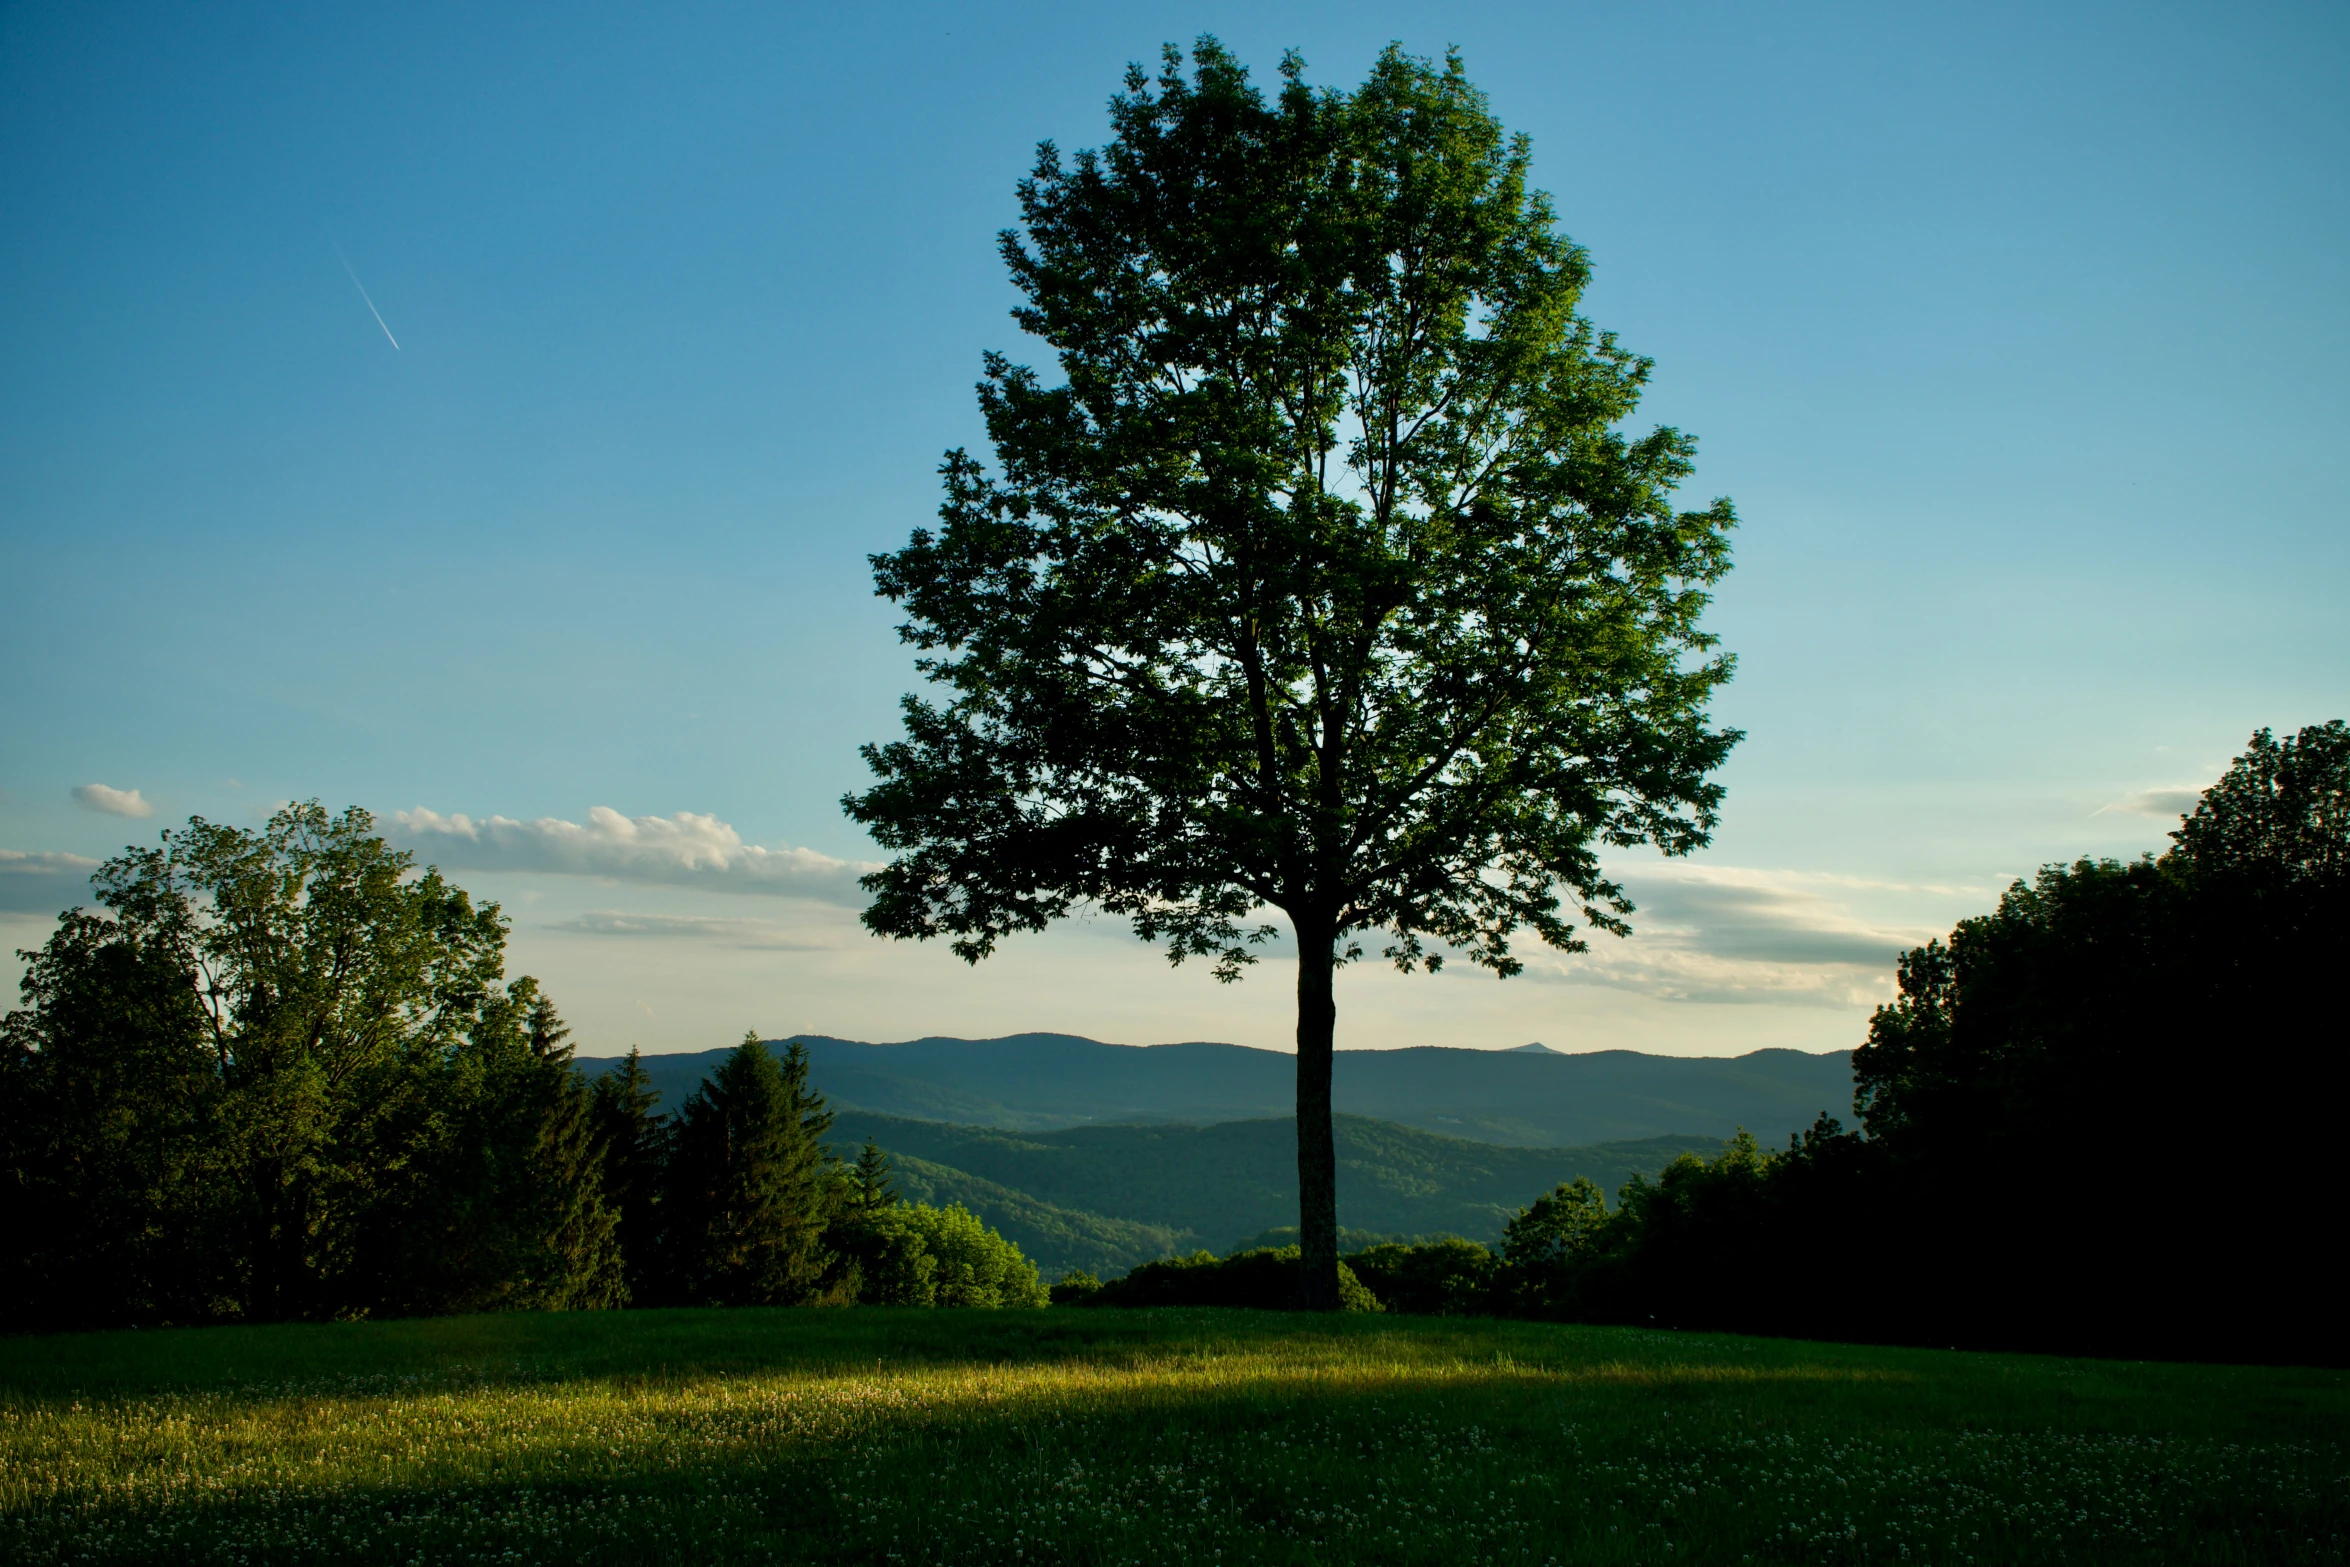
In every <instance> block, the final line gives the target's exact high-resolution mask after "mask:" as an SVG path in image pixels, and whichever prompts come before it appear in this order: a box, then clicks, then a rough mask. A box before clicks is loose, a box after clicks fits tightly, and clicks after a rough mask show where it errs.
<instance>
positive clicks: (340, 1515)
mask: <svg viewBox="0 0 2350 1567" xmlns="http://www.w3.org/2000/svg"><path fill="white" fill-rule="evenodd" d="M2345 1409H2346V1400H2345V1396H2344V1392H2343V1379H2342V1378H2341V1377H2340V1376H2339V1375H2333V1374H2320V1375H2318V1376H2314V1377H2308V1376H2303V1377H2296V1376H2295V1375H2294V1374H2292V1373H2281V1372H2275V1371H2266V1370H2258V1369H2251V1368H2233V1367H2229V1368H2214V1367H2200V1366H2198V1367H2172V1366H2141V1367H2132V1366H2127V1365H2119V1364H2116V1363H2113V1362H2075V1361H2061V1360H2048V1359H2040V1358H2036V1357H2025V1356H1982V1355H1960V1354H1947V1353H1935V1352H1927V1351H1916V1350H1885V1349H1876V1348H1851V1347H1846V1346H1835V1345H1815V1344H1802V1343H1795V1342H1790V1341H1773V1340H1758V1339H1739V1338H1731V1337H1723V1336H1711V1335H1683V1334H1669V1333H1655V1332H1643V1331H1639V1330H1630V1329H1590V1328H1561V1327H1555V1326H1546V1325H1541V1324H1527V1323H1499V1322H1491V1321H1484V1320H1453V1321H1442V1320H1435V1319H1409V1318H1381V1317H1367V1318H1337V1319H1318V1320H1309V1319H1301V1318H1298V1317H1296V1316H1290V1315H1283V1314H1272V1313H1262V1314H1260V1313H1247V1312H1231V1311H1212V1310H1199V1311H1154V1312H1111V1311H1081V1312H1078V1311H1055V1312H1042V1313H1012V1312H914V1311H903V1312H891V1311H867V1310H859V1311H854V1312H816V1311H734V1312H707V1311H668V1312H632V1313H622V1314H609V1315H595V1314H579V1315H572V1316H535V1317H522V1316H510V1317H477V1318H464V1319H443V1320H437V1321H421V1322H386V1323H357V1324H337V1325H325V1326H315V1327H274V1328H248V1329H239V1328H228V1329H207V1330H193V1331H184V1332H168V1333H140V1334H104V1335H85V1336H73V1337H61V1338H52V1339H45V1340H17V1341H13V1342H10V1343H8V1344H7V1345H6V1346H5V1348H4V1349H0V1412H4V1413H5V1418H6V1426H5V1431H4V1432H0V1439H4V1441H5V1445H6V1456H7V1460H8V1461H7V1465H6V1468H5V1470H4V1471H0V1487H4V1489H0V1518H4V1519H5V1521H6V1523H7V1525H8V1528H9V1529H10V1530H11V1531H12V1533H11V1534H9V1535H0V1542H4V1541H6V1540H8V1539H13V1541H14V1542H15V1545H16V1547H17V1548H18V1549H15V1550H7V1551H0V1554H10V1555H21V1556H24V1557H25V1558H26V1559H31V1560H56V1561H70V1560H93V1561H104V1560H151V1559H157V1558H159V1557H165V1556H169V1557H175V1558H179V1559H184V1560H187V1561H190V1562H196V1561H210V1560H224V1561H225V1560H240V1561H311V1560H317V1561H326V1560H367V1559H380V1560H387V1561H390V1560H397V1561H412V1560H417V1559H420V1558H421V1559H423V1560H442V1559H449V1560H456V1559H465V1558H469V1557H480V1556H494V1555H499V1554H501V1553H506V1554H507V1555H508V1559H522V1560H547V1561H556V1560H580V1561H597V1560H613V1561H620V1560H630V1561H637V1560H667V1559H686V1558H692V1559H701V1560H732V1559H765V1560H787V1561H788V1560H815V1559H819V1558H821V1559H824V1560H828V1561H843V1560H873V1561H888V1560H893V1559H894V1560H938V1561H974V1560H1003V1561H1018V1562H1021V1563H1029V1562H1037V1561H1068V1562H1074V1563H1089V1564H1091V1563H1101V1564H1105V1567H1106V1564H1108V1563H1111V1562H1150V1561H1211V1560H1216V1559H1218V1553H1222V1557H1221V1559H1222V1560H1224V1561H1227V1562H1238V1561H1244V1560H1246V1561H1281V1562H1287V1561H1324V1560H1347V1561H1396V1562H1406V1561H1409V1562H1418V1561H1436V1560H1462V1559H1482V1560H1526V1561H1548V1560H1550V1559H1551V1558H1552V1557H1553V1556H1557V1555H1558V1554H1559V1553H1560V1552H1561V1551H1566V1552H1567V1553H1568V1554H1567V1556H1566V1557H1564V1558H1562V1559H1571V1560H1590V1561H1616V1560H1625V1561H1631V1560H1660V1561H1661V1560H1692V1559H1698V1560H1705V1559H1717V1558H1721V1559H1731V1560H1735V1559H1737V1557H1738V1556H1740V1555H1753V1556H1755V1557H1756V1559H1758V1560H1774V1559H1790V1560H1792V1559H1798V1558H1801V1559H1820V1558H1821V1557H1822V1555H1823V1553H1825V1555H1826V1556H1827V1558H1828V1559H1836V1552H1837V1551H1840V1550H1842V1549H1843V1547H1844V1546H1847V1545H1849V1546H1852V1547H1853V1548H1854V1549H1855V1550H1857V1549H1858V1548H1859V1547H1860V1545H1861V1544H1862V1543H1863V1542H1862V1538H1861V1535H1860V1534H1849V1535H1847V1534H1845V1533H1842V1532H1841V1531H1847V1530H1863V1531H1865V1530H1868V1529H1874V1530H1876V1531H1877V1535H1878V1536H1881V1538H1875V1539H1874V1543H1873V1544H1872V1545H1871V1546H1870V1550H1871V1551H1876V1552H1877V1553H1878V1554H1893V1553H1894V1552H1895V1550H1896V1549H1897V1548H1899V1547H1904V1546H1906V1547H1910V1548H1912V1549H1914V1550H1915V1551H1916V1552H1917V1553H1918V1554H1916V1555H1913V1556H1911V1557H1910V1558H1909V1559H1911V1560H1933V1559H1940V1558H1942V1557H1948V1559H1954V1560H1955V1559H1960V1558H1961V1557H1963V1556H1965V1555H1971V1554H1974V1552H1973V1551H1971V1550H1963V1551H1962V1550H1961V1547H1962V1546H1971V1547H1976V1548H1978V1549H1982V1548H1985V1547H1983V1545H1982V1542H1983V1536H1984V1525H1986V1524H1988V1525H1989V1527H1990V1528H1991V1529H1992V1531H1993V1533H1994V1536H1995V1538H1996V1539H1997V1541H1998V1543H1999V1546H2000V1550H1999V1552H1998V1553H1997V1554H1995V1555H1987V1556H1985V1557H1984V1559H1986V1560H1988V1559H2015V1560H2026V1559H2035V1558H2038V1559H2048V1560H2059V1559H2071V1560H2096V1559H2110V1560H2137V1559H2153V1558H2154V1557H2159V1556H2163V1555H2168V1556H2171V1557H2176V1558H2179V1559H2196V1560H2213V1561H2223V1560H2234V1559H2247V1560H2249V1559H2277V1560H2281V1559H2293V1558H2292V1557H2291V1556H2289V1555H2286V1556H2279V1555H2275V1554H2273V1552H2272V1553H2271V1554H2268V1555H2264V1556H2263V1555H2255V1556H2251V1557H2241V1558H2239V1557H2236V1556H2231V1555H2229V1554H2228V1553H2227V1549H2223V1547H2227V1542H2228V1541H2229V1540H2230V1539H2231V1537H2232V1538H2234V1539H2237V1540H2241V1539H2243V1538H2244V1535H2243V1530H2244V1528H2245V1527H2246V1526H2247V1525H2253V1526H2255V1527H2257V1528H2258V1529H2259V1531H2260V1537H2261V1538H2262V1539H2263V1540H2264V1541H2266V1542H2267V1545H2268V1546H2271V1547H2280V1548H2281V1547H2282V1546H2283V1545H2284V1544H2286V1543H2288V1542H2285V1541H2284V1540H2283V1538H2282V1536H2281V1535H2280V1534H2279V1533H2278V1530H2279V1529H2280V1528H2283V1527H2287V1526H2289V1527H2290V1528H2291V1529H2294V1530H2299V1531H2301V1534H2300V1536H2299V1538H2300V1539H2302V1540H2305V1541H2306V1542H2307V1543H2308V1545H2309V1546H2310V1548H2311V1549H2313V1550H2314V1549H2318V1548H2319V1543H2320V1542H2321V1541H2322V1540H2325V1539H2328V1538H2331V1539H2334V1540H2336V1541H2337V1542H2338V1540H2339V1529H2340V1527H2341V1519H2340V1518H2339V1517H2338V1516H2337V1515H2338V1514H2339V1513H2340V1512H2341V1510H2342V1507H2343V1503H2342V1502H2341V1501H2340V1500H2339V1499H2338V1498H2339V1496H2340V1495H2341V1494H2342V1493H2341V1491H2340V1489H2339V1488H2338V1487H2333V1485H2332V1481H2331V1479H2330V1478H2329V1477H2330V1476H2333V1475H2336V1474H2337V1473H2338V1471H2339V1470H2340V1468H2341V1462H2340V1453H2339V1448H2338V1446H2336V1445H2334V1444H2335V1443H2336V1441H2337V1440H2338V1434H2339V1432H2340V1431H2341V1430H2342V1429H2343V1424H2342V1420H2341V1417H2342V1415H2343V1414H2344V1413H2345ZM2032 1432H2038V1433H2044V1434H2045V1435H2044V1436H2037V1437H2031V1438H2029V1439H2028V1440H2027V1439H2026V1438H2024V1437H2022V1436H2019V1435H2017V1434H2018V1433H2032ZM2248 1442H2250V1443H2253V1444H2256V1446H2257V1453H2256V1454H2255V1455H2254V1456H2253V1457H2247V1458H2244V1459H2243V1462H2242V1463H2241V1464H2239V1465H2238V1467H2239V1468H2243V1467H2244V1465H2246V1464H2249V1465H2251V1469H2248V1470H2246V1472H2245V1473H2243V1474H2238V1475H2234V1476H2232V1477H2231V1476H2230V1475H2228V1474H2226V1473H2224V1471H2225V1470H2226V1467H2227V1464H2228V1463H2229V1462H2234V1460H2229V1459H2226V1458H2225V1457H2224V1454H2223V1455H2222V1457H2221V1458H2218V1459H2215V1458H2214V1457H2213V1454H2214V1453H2215V1452H2218V1451H2220V1449H2221V1448H2222V1447H2223V1446H2225V1447H2226V1448H2227V1450H2228V1451H2233V1452H2237V1453H2239V1454H2244V1453H2252V1452H2253V1448H2249V1447H2247V1446H2246V1445H2245V1444H2246V1443H2248ZM2018 1443H2022V1444H2023V1445H2021V1446H2019V1445H2017V1444H2018ZM2165 1444H2168V1445H2167V1446H2166V1445H2165ZM2215 1463H2217V1464H2218V1467H2217V1468H2214V1467H2213V1465H2214V1464H2215ZM2264 1464H2265V1465H2266V1466H2267V1467H2266V1468H2265V1469H2263V1468H2261V1466H2262V1465H2264ZM2182 1465H2185V1466H2187V1467H2186V1468H2184V1469H2183V1468H2182V1467H2181V1466H2182ZM2198 1466H2199V1467H2198ZM2329 1466H2330V1467H2329ZM2255 1470H2257V1471H2258V1473H2254V1472H2253V1471H2255ZM2190 1471H2192V1472H2190ZM2197 1474H2200V1475H2201V1477H2202V1478H2200V1479H2197V1478H2195V1477H2194V1476H2195V1475H2197ZM1856 1477H1857V1482H1858V1483H1859V1484H1861V1486H1862V1489H1863V1490H1864V1491H1865V1492H1866V1494H1867V1496H1868V1497H1869V1498H1870V1500H1869V1501H1868V1503H1867V1504H1866V1505H1864V1506H1862V1507H1860V1509H1859V1512H1858V1513H1857V1514H1856V1513H1855V1511H1854V1506H1855V1503H1854V1486H1855V1484H1856ZM2067 1477H2069V1478H2067ZM2035 1485H2036V1486H2037V1487H2038V1490H2037V1492H2035V1491H2034V1489H2033V1487H2034V1486H2035ZM2181 1485H2187V1486H2189V1487H2190V1488H2191V1489H2192V1490H2193V1491H2194V1493H2195V1506H2194V1508H2192V1509H2187V1510H2183V1511H2179V1515H2178V1518H2176V1519H2171V1520H2169V1521H2163V1520H2153V1519H2151V1518H2150V1517H2149V1516H2141V1515H2144V1514H2146V1505H2145V1504H2142V1503H2136V1502H2131V1501H2129V1500H2128V1498H2131V1497H2137V1496H2147V1495H2152V1494H2153V1491H2152V1490H2151V1489H2150V1487H2156V1486H2169V1487H2171V1488H2172V1489H2173V1490H2176V1489H2177V1488H2178V1487H2179V1486H2181ZM2068 1486H2069V1488H2070V1489H2069V1492H2068V1491H2067V1490H2066V1488H2067V1487H2068ZM2262 1487H2265V1488H2266V1489H2265V1490H2260V1488H2262ZM2052 1488H2053V1489H2052ZM2256 1490H2257V1491H2259V1495H2260V1498H2261V1499H2262V1500H2263V1501H2264V1502H2266V1503H2267V1504H2268V1505H2267V1506H2265V1507H2262V1508H2256V1507H2254V1506H2253V1504H2252V1501H2251V1500H2249V1498H2251V1497H2252V1496H2253V1495H2254V1494H2255V1491H2256ZM2058 1492H2066V1495H2067V1496H2068V1498H2069V1499H2068V1500H2066V1501H2065V1502H2064V1505H2063V1506H2062V1507H2061V1508H2059V1507H2058V1506H2057V1505H2056V1502H2055V1501H2054V1500H2052V1499H2051V1498H2053V1497H2054V1496H2055V1495H2056V1493H2058ZM2270 1492H2274V1493H2276V1497H2275V1498H2272V1497H2270V1496H2269V1494H2268V1493H2270ZM2035 1494H2036V1495H2038V1496H2039V1497H2040V1498H2041V1500H2042V1502H2043V1503H2044V1504H2045V1505H2044V1506H2043V1509H2042V1511H2043V1513H2044V1514H2045V1516H2041V1515H2040V1514H2034V1513H2033V1512H2032V1511H2031V1508H2032V1506H2033V1505H2035V1504H2034V1503H2033V1502H2032V1497H2033V1496H2034V1495H2035ZM2296 1496H2297V1497H2300V1498H2302V1499H2301V1500H2298V1501H2294V1500H2292V1498H2293V1497H2296ZM2329 1496H2330V1497H2332V1498H2334V1499H2332V1500H2329V1499H2328V1497H2329ZM1921 1498H1923V1499H1924V1501H1923V1502H1921ZM2083 1498H2088V1499H2090V1500H2091V1501H2092V1502H2094V1504H2095V1507H2094V1508H2091V1507H2084V1506H2083V1505H2081V1503H2082V1499H2083ZM2098 1498H2103V1499H2104V1500H2102V1501H2098V1500H2096V1499H2098ZM2276 1498H2284V1500H2283V1501H2279V1500H2277V1499H2276ZM2179 1500H2180V1502H2181V1504H2182V1507H2183V1506H2184V1504H2185V1502H2186V1501H2187V1500H2188V1498H2187V1497H2186V1496H2185V1495H2184V1494H2181V1495H2180V1497H2179ZM1994 1502H1996V1505H1993V1503H1994ZM2132 1507H2136V1508H2137V1510H2138V1511H2137V1512H2136V1513H2132V1512H2131V1511H2130V1509H2131V1508H2132ZM2095 1508H2102V1509H2103V1511H2102V1512H2095V1518H2096V1522H2095V1523H2094V1524H2093V1525H2092V1524H2091V1523H2088V1522H2084V1521H2083V1520H2086V1519H2090V1518H2091V1517H2092V1513H2093V1512H2094V1511H2095ZM1936 1509H1939V1511H1936ZM1970 1510H1971V1511H1970ZM1831 1512H1832V1513H1834V1515H1835V1517H1834V1519H1832V1520H1831V1519H1830V1517H1829V1514H1830V1513H1831ZM1928 1514H1931V1515H1932V1517H1933V1518H1934V1519H1935V1520H1938V1522H1937V1523H1936V1525H1935V1527H1937V1528H1939V1529H1940V1530H1941V1532H1940V1533H1934V1532H1933V1530H1931V1529H1927V1528H1925V1526H1923V1525H1921V1524H1920V1522H1919V1520H1920V1519H1921V1518H1923V1517H1926V1516H1927V1515H1928ZM1977 1514H1980V1516H1977ZM1945 1515H1947V1517H1945ZM1856 1517H1857V1518H1858V1519H1859V1521H1858V1522H1855V1518H1856ZM2133 1518H2134V1519H2136V1520H2137V1521H2136V1522H2135V1523H2129V1522H2127V1520H2129V1519H2133ZM2182 1520H2184V1521H2182ZM1831 1521H1832V1522H1834V1524H1835V1530H1836V1531H1839V1532H1837V1533H1836V1536H1835V1540H1833V1541H1832V1540H1830V1539H1829V1531H1828V1523H1829V1522H1831ZM1961 1523H1964V1524H1967V1525H1968V1527H1965V1528H1963V1529H1962V1528H1959V1527H1958V1525H1959V1524H1961ZM2019 1529H2020V1530H2021V1531H2022V1532H2021V1533H2018V1532H2017V1531H2018V1530H2019ZM2133 1529H2134V1530H2135V1531H2136V1532H2134V1533H2133V1532H2131V1531H2132V1530H2133ZM1904 1530H1908V1531H1910V1534H1914V1535H1915V1536H1916V1537H1915V1538H1911V1537H1910V1534H1905V1533H1904V1532H1903V1531H1904ZM2182 1530H2185V1531H2187V1533H2185V1534H2182V1533H2181V1531H2182ZM2000 1531H2005V1533H2001V1532H2000ZM2084 1531H2086V1532H2084ZM2231 1531H2233V1534H2232V1536H2231ZM1837 1541H1841V1542H1842V1543H1841V1544H1837V1543H1836V1542H1837ZM1668 1546H1670V1547H1672V1549H1671V1550H1668V1549H1667V1547H1668ZM1830 1546H1833V1547H1834V1549H1830V1548H1829V1547H1830ZM1878 1547H1882V1548H1883V1549H1882V1550H1881V1551H1878ZM2206 1547H2209V1549H2206ZM2228 1549H2232V1547H2228ZM2294 1549H2296V1550H2298V1549H2300V1547H2299V1545H2295V1546H2294ZM1676 1551H1677V1552H1679V1553H1680V1554H1678V1555H1676V1554H1674V1553H1675V1552H1676ZM1789 1552H1793V1553H1794V1554H1793V1555H1790V1554H1788V1553H1789ZM2214 1552H2217V1553H2218V1554H2214ZM2133 1553H2135V1554H2133ZM1864 1554H1866V1553H1864Z"/></svg>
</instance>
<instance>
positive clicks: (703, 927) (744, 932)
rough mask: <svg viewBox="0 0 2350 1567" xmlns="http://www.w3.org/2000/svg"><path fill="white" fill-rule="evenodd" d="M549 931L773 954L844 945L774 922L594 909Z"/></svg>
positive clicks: (821, 934)
mask: <svg viewBox="0 0 2350 1567" xmlns="http://www.w3.org/2000/svg"><path fill="white" fill-rule="evenodd" d="M546 929H548V930H557V931H567V932H569V933H571V934H573V935H579V936H627V937H637V938H644V937H653V938H657V939H658V938H668V939H678V940H685V941H715V942H720V943H723V944H724V945H727V946H732V947H753V948H757V949H760V950H762V951H772V952H822V951H827V950H829V949H831V948H834V947H837V946H839V945H840V943H839V942H838V941H836V940H832V939H830V938H829V935H828V933H827V932H824V931H820V930H805V929H800V928H797V927H793V926H787V925H778V924H776V923H775V922H774V921H772V920H736V919H711V918H708V917H705V916H702V915H697V914H627V913H623V912H621V911H620V910H618V909H590V910H588V911H587V912H586V913H585V914H580V915H577V916H575V917H573V918H571V919H567V920H560V921H557V922H556V923H554V924H551V925H548V926H547V927H546Z"/></svg>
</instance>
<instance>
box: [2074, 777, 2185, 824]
mask: <svg viewBox="0 0 2350 1567" xmlns="http://www.w3.org/2000/svg"><path fill="white" fill-rule="evenodd" d="M2202 798H2203V791H2202V790H2201V789H2198V788H2196V787H2194V786H2193V785H2191V784H2180V785H2176V786H2174V787H2172V788H2168V789H2141V790H2139V791H2138V792H2137V793H2136V794H2133V795H2131V796H2129V797H2128V798H2126V799H2121V800H2116V801H2114V802H2113V803H2112V804H2111V805H2108V806H2103V807H2101V808H2099V809H2098V810H2097V811H2095V812H2093V813H2092V814H2094V815H2098V816H2103V815H2104V814H2105V813H2106V812H2107V811H2122V812H2125V813H2127V814H2128V815H2131V816H2161V817H2177V816H2185V815H2187V814H2188V813H2189V812H2191V811H2193V810H2194V809H2195V802H2196V801H2198V800H2200V799H2202Z"/></svg>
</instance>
